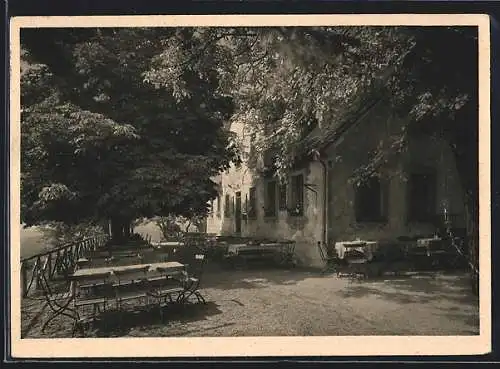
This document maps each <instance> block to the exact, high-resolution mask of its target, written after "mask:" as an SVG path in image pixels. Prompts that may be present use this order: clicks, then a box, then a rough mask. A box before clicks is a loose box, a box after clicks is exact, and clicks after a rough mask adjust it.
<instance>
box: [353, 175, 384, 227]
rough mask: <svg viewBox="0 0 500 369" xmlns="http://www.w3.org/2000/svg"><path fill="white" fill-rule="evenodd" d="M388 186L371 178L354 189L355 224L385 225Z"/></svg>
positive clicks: (377, 179)
mask: <svg viewBox="0 0 500 369" xmlns="http://www.w3.org/2000/svg"><path fill="white" fill-rule="evenodd" d="M388 199H389V185H388V183H387V182H386V181H384V180H383V179H381V178H379V177H377V176H373V177H370V178H368V179H366V180H365V181H363V182H362V183H360V184H359V185H356V186H355V189H354V211H355V218H356V222H357V223H387V222H388V219H389V209H388Z"/></svg>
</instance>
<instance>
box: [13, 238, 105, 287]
mask: <svg viewBox="0 0 500 369" xmlns="http://www.w3.org/2000/svg"><path fill="white" fill-rule="evenodd" d="M107 240H108V236H98V237H94V238H89V239H85V240H81V241H78V242H74V243H70V244H67V245H63V246H60V247H58V248H55V249H52V250H49V251H46V252H43V253H40V254H36V255H33V256H30V257H29V258H23V259H21V293H22V296H23V297H26V296H28V295H29V294H30V293H31V292H34V291H36V290H37V289H38V283H37V281H38V279H39V277H40V276H41V275H42V273H43V275H44V276H45V278H46V279H47V280H48V281H53V280H55V279H57V278H58V277H63V278H65V277H67V275H68V274H69V273H71V272H72V271H73V269H74V267H75V264H76V261H77V260H78V258H80V257H82V256H84V255H85V254H86V253H88V252H92V251H94V250H96V249H97V248H99V247H101V246H103V245H104V244H105V242H106V241H107Z"/></svg>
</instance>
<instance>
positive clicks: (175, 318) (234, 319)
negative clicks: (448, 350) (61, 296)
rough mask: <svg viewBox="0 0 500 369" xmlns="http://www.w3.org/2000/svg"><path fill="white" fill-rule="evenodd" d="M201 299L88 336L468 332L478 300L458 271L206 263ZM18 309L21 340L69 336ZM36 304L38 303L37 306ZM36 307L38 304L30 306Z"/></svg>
mask: <svg viewBox="0 0 500 369" xmlns="http://www.w3.org/2000/svg"><path fill="white" fill-rule="evenodd" d="M202 292H203V295H204V296H205V298H206V299H207V302H208V303H207V304H206V305H203V304H194V303H193V304H189V305H188V306H184V307H174V306H173V307H172V308H167V310H166V311H165V316H166V319H165V320H164V321H163V322H162V321H160V318H159V313H158V311H155V310H145V311H137V312H135V313H134V312H133V311H134V309H130V312H129V313H125V316H121V319H118V318H119V316H118V315H116V314H111V315H110V316H108V317H107V318H106V319H104V320H103V321H102V322H101V323H98V324H96V326H95V327H94V328H93V329H91V330H90V331H89V332H88V334H87V335H88V336H90V337H123V336H126V337H145V336H147V337H168V336H202V337H203V336H204V337H214V336H224V337H230V336H318V335H327V336H343V335H476V334H479V311H478V301H477V298H474V297H473V296H472V295H471V294H470V287H469V281H468V276H467V275H466V274H461V273H458V274H457V273H455V274H444V273H431V274H426V275H413V276H409V277H391V278H387V277H385V278H382V277H381V278H377V279H369V280H364V281H352V280H349V279H345V278H337V277H336V276H333V275H325V276H321V275H320V273H319V272H318V271H317V270H305V269H295V270H283V269H262V268H260V269H256V268H251V269H245V270H222V269H221V268H220V267H219V266H217V265H214V264H209V265H208V267H207V271H206V273H205V275H204V279H203V282H202ZM24 305H25V309H24V311H23V313H22V321H23V327H24V331H25V334H26V335H25V337H26V338H36V337H52V338H56V337H57V338H62V337H70V335H71V321H70V320H69V319H68V318H65V317H61V318H58V319H56V320H54V321H53V323H52V324H51V325H49V326H48V327H47V329H46V332H45V333H42V332H41V331H40V327H41V324H42V322H43V320H44V319H45V318H46V317H47V316H48V315H47V310H46V311H44V312H42V316H41V317H40V318H39V319H38V320H37V319H34V321H35V322H34V323H33V324H32V325H33V326H31V327H30V326H29V322H30V321H32V320H33V319H31V320H30V317H31V318H33V316H34V313H33V312H32V311H31V313H30V309H29V308H27V307H26V304H24ZM38 308H39V307H38ZM38 310H39V309H38Z"/></svg>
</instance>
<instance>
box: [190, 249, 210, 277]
mask: <svg viewBox="0 0 500 369" xmlns="http://www.w3.org/2000/svg"><path fill="white" fill-rule="evenodd" d="M205 260H206V258H205V254H195V255H194V260H193V262H192V263H191V264H190V265H189V267H188V274H189V276H190V277H195V278H198V279H201V276H202V274H203V267H204V265H205Z"/></svg>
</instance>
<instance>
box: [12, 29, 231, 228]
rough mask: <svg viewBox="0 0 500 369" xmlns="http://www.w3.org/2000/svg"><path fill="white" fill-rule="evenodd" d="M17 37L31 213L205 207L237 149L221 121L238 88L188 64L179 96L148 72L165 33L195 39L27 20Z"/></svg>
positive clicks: (122, 213)
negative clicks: (227, 90) (44, 25)
mask: <svg viewBox="0 0 500 369" xmlns="http://www.w3.org/2000/svg"><path fill="white" fill-rule="evenodd" d="M21 37H22V43H23V46H24V48H25V50H26V53H25V54H24V58H25V59H26V60H27V63H26V64H25V65H28V67H27V68H26V70H23V73H22V81H21V83H22V97H21V99H22V101H21V103H22V109H23V110H22V117H21V121H22V123H21V124H22V152H23V158H22V204H23V206H22V218H23V220H24V221H25V222H26V223H27V224H35V223H38V222H41V221H43V220H56V221H62V222H65V223H68V224H76V223H78V222H80V221H81V220H99V219H103V218H108V217H109V218H113V217H119V218H121V219H124V220H125V221H130V220H132V219H134V218H137V217H150V216H154V215H162V214H170V213H173V214H182V215H186V216H191V215H193V214H195V213H205V212H206V211H207V202H208V200H209V199H211V198H213V197H214V196H215V195H216V191H215V186H214V183H213V182H212V181H211V179H210V178H211V177H212V176H214V175H216V174H218V173H219V172H220V171H221V170H224V169H226V168H227V167H228V165H229V163H230V162H231V161H232V160H237V152H236V147H235V146H234V145H232V144H231V136H230V134H229V133H228V132H226V131H225V130H223V129H222V128H223V122H224V119H226V118H227V117H228V116H229V115H230V114H231V113H232V109H233V107H232V104H231V99H229V98H228V97H227V96H223V95H220V94H218V93H217V92H216V89H217V80H216V79H214V78H213V77H210V76H206V75H199V74H195V73H193V71H192V70H191V69H190V68H189V65H186V67H185V68H184V69H183V70H182V73H181V74H182V75H181V76H178V77H177V79H178V80H182V81H183V87H184V90H183V91H184V92H185V94H183V95H182V96H179V95H178V94H177V92H176V91H175V90H172V89H169V88H168V86H159V85H158V84H153V83H150V82H149V81H148V80H147V78H146V79H145V75H146V74H147V71H148V70H149V68H150V65H151V63H152V62H153V60H155V58H157V57H158V55H161V52H162V50H163V46H164V45H166V44H168V43H171V42H174V41H175V42H179V43H180V44H181V45H188V44H189V43H190V40H189V39H184V38H183V37H184V36H183V35H182V33H178V32H177V33H176V31H175V30H172V29H72V30H68V29H64V30H61V29H36V30H30V29H26V30H23V31H22V35H21ZM176 40H177V41H176ZM49 51H50V52H49Z"/></svg>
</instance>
